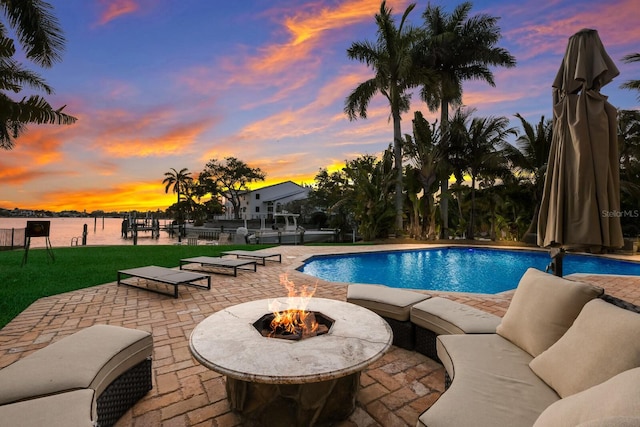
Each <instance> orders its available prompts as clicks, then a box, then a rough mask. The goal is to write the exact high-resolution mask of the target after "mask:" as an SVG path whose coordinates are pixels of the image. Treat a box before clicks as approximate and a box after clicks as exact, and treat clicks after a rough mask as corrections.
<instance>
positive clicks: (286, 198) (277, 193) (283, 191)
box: [225, 181, 311, 219]
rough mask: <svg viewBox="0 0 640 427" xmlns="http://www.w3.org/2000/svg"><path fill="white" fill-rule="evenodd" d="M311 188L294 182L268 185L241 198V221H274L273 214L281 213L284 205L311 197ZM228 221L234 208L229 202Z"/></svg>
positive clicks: (227, 207)
mask: <svg viewBox="0 0 640 427" xmlns="http://www.w3.org/2000/svg"><path fill="white" fill-rule="evenodd" d="M309 191H311V188H310V187H303V186H302V185H298V184H296V183H295V182H293V181H285V182H281V183H279V184H273V185H268V186H266V187H262V188H258V189H255V190H252V191H247V192H246V193H244V194H242V195H241V196H240V218H241V219H262V218H264V219H272V218H273V214H274V213H276V212H281V211H282V208H283V206H284V205H286V204H287V203H289V202H293V201H295V200H304V199H306V198H307V197H308V196H309ZM225 210H226V214H225V218H226V219H232V218H233V206H232V205H231V203H229V202H228V201H227V203H226V209H225Z"/></svg>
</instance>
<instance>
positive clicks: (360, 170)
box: [344, 148, 395, 240]
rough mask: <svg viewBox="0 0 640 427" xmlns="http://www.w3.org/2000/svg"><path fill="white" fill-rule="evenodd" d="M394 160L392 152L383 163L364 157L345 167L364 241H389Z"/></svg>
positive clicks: (351, 201) (356, 218) (392, 216)
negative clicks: (385, 238)
mask: <svg viewBox="0 0 640 427" xmlns="http://www.w3.org/2000/svg"><path fill="white" fill-rule="evenodd" d="M392 159H393V155H392V152H391V148H389V149H387V150H386V151H385V152H384V154H383V156H382V159H381V160H378V159H376V158H375V157H374V156H370V155H364V156H361V157H359V158H357V159H354V160H350V161H348V162H347V163H346V165H345V167H344V172H345V175H346V177H347V179H348V182H349V193H350V194H349V198H348V200H349V203H351V204H352V206H353V207H352V209H353V212H354V217H355V220H356V221H357V223H358V231H359V233H360V234H361V235H362V238H363V239H364V240H373V239H375V238H378V237H386V236H387V235H388V234H389V231H390V230H392V229H393V221H394V205H393V202H392V201H391V198H390V197H389V194H391V189H392V188H393V182H394V175H395V174H394V171H393V160H392Z"/></svg>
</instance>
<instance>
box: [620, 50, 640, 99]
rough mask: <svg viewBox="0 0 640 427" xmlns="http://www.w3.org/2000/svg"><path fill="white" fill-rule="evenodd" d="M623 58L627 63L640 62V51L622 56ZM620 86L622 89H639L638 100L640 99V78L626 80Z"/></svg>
mask: <svg viewBox="0 0 640 427" xmlns="http://www.w3.org/2000/svg"><path fill="white" fill-rule="evenodd" d="M622 60H623V61H624V62H626V63H631V62H640V53H632V54H629V55H627V56H625V57H624V58H622ZM620 87H621V88H622V89H630V90H637V91H638V92H639V93H638V100H639V101H640V80H627V81H626V82H624V83H623V84H621V85H620Z"/></svg>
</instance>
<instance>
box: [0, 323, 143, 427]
mask: <svg viewBox="0 0 640 427" xmlns="http://www.w3.org/2000/svg"><path fill="white" fill-rule="evenodd" d="M152 352H153V338H152V336H151V334H150V333H148V332H145V331H140V330H136V329H129V328H123V327H119V326H111V325H94V326H91V327H88V328H86V329H83V330H81V331H79V332H76V333H75V334H73V335H70V336H67V337H65V338H62V339H61V340H58V341H56V342H54V343H53V344H50V345H48V346H46V347H44V348H42V349H40V350H37V351H35V352H34V353H31V354H29V355H28V356H25V357H23V358H21V359H19V360H18V361H16V362H14V363H13V364H11V365H9V366H7V367H5V368H3V369H2V370H0V426H1V427H40V426H53V427H76V426H78V427H79V426H87V427H96V426H98V427H105V426H112V425H113V424H115V423H116V421H118V419H119V418H120V417H121V416H122V415H124V413H125V412H126V411H127V410H128V409H129V408H131V407H132V406H133V405H134V404H135V403H136V402H137V401H138V400H139V399H141V398H142V397H143V396H144V395H145V394H147V392H148V391H149V390H151V388H152V371H151V356H152Z"/></svg>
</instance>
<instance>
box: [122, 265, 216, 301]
mask: <svg viewBox="0 0 640 427" xmlns="http://www.w3.org/2000/svg"><path fill="white" fill-rule="evenodd" d="M123 276H129V278H131V277H137V278H140V279H146V280H150V281H153V282H159V283H163V284H165V285H170V286H173V293H169V292H164V291H162V290H159V289H154V288H149V287H147V286H138V285H136V284H133V283H131V281H129V282H125V281H123ZM126 278H127V277H124V279H126ZM203 279H207V286H204V285H196V284H195V283H193V282H197V281H199V280H203ZM136 283H138V281H136ZM119 285H127V286H131V287H134V288H140V289H145V290H147V291H151V292H156V293H158V294H163V295H171V296H173V297H174V298H178V285H190V286H198V287H201V288H205V287H206V288H207V289H211V276H209V275H208V274H198V273H192V272H188V271H180V270H174V269H171V268H166V267H158V266H155V265H150V266H148V267H139V268H131V269H128V270H120V271H118V286H119Z"/></svg>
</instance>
